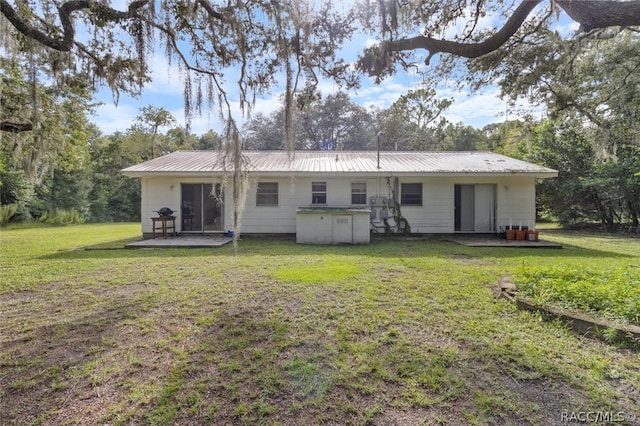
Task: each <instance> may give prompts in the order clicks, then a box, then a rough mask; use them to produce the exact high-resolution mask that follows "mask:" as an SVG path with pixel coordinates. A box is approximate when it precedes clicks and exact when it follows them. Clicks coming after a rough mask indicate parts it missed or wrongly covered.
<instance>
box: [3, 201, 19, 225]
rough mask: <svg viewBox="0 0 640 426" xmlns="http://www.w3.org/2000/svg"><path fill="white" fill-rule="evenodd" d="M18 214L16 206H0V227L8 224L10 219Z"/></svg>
mask: <svg viewBox="0 0 640 426" xmlns="http://www.w3.org/2000/svg"><path fill="white" fill-rule="evenodd" d="M17 212H18V205H17V204H6V205H3V206H0V225H5V224H7V223H9V221H10V220H11V218H12V217H13V216H15V214H16V213H17Z"/></svg>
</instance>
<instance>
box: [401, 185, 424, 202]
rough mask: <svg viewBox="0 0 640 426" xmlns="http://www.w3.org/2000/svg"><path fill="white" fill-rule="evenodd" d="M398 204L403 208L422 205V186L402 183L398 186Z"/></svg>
mask: <svg viewBox="0 0 640 426" xmlns="http://www.w3.org/2000/svg"><path fill="white" fill-rule="evenodd" d="M400 204H401V205H403V206H421V205H422V184H421V183H402V184H400Z"/></svg>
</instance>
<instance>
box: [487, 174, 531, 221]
mask: <svg viewBox="0 0 640 426" xmlns="http://www.w3.org/2000/svg"><path fill="white" fill-rule="evenodd" d="M497 198H498V212H497V218H496V219H497V225H498V227H502V228H503V229H504V228H506V227H508V226H509V221H510V220H511V223H512V224H513V226H518V225H519V224H520V223H522V225H523V226H527V224H529V225H530V226H534V225H535V220H536V187H535V179H533V178H525V177H511V178H506V179H504V180H503V181H502V182H501V183H500V185H498V194H497Z"/></svg>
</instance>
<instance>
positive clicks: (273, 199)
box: [256, 182, 278, 206]
mask: <svg viewBox="0 0 640 426" xmlns="http://www.w3.org/2000/svg"><path fill="white" fill-rule="evenodd" d="M277 205H278V182H259V183H258V186H257V187H256V206H277Z"/></svg>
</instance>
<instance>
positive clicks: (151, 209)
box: [140, 178, 180, 234]
mask: <svg viewBox="0 0 640 426" xmlns="http://www.w3.org/2000/svg"><path fill="white" fill-rule="evenodd" d="M141 185H142V196H141V211H140V213H141V219H142V233H143V234H151V232H152V229H151V227H152V225H151V218H152V217H157V216H158V214H157V213H156V212H157V211H158V210H160V209H161V208H162V207H169V208H170V209H171V210H174V211H176V210H177V211H178V213H177V214H179V210H180V181H179V180H177V179H176V178H142V179H141ZM179 223H180V220H179V218H178V219H176V225H178V231H179V230H180V229H179Z"/></svg>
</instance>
